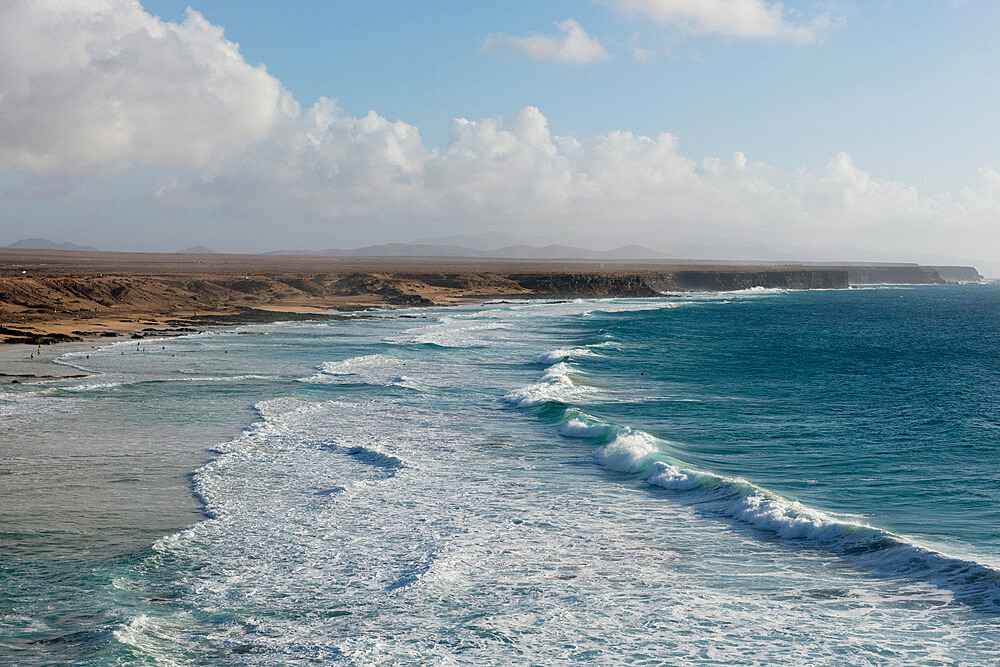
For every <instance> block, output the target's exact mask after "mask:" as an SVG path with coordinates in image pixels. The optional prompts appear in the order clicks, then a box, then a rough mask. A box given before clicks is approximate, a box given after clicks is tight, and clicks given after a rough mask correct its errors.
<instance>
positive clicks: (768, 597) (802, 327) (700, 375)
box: [0, 285, 1000, 665]
mask: <svg viewBox="0 0 1000 667" xmlns="http://www.w3.org/2000/svg"><path fill="white" fill-rule="evenodd" d="M998 317H1000V287H998V286H994V285H967V286H928V287H888V288H879V289H854V290H842V291H815V292H768V291H750V292H744V293H731V294H700V295H697V294H695V295H678V296H669V297H666V298H664V299H651V300H602V301H574V302H560V303H540V302H536V303H521V304H487V305H484V306H477V307H462V308H451V309H429V310H420V309H417V310H412V311H401V312H395V313H384V314H380V315H378V316H377V317H375V318H371V319H357V320H355V321H348V322H329V323H326V322H324V323H296V324H276V325H268V326H257V327H241V328H238V329H235V330H231V331H219V332H213V333H211V334H200V335H196V336H188V337H183V338H176V339H169V340H164V341H160V342H157V343H155V344H153V343H152V342H151V341H150V342H142V343H140V345H138V346H136V344H135V343H134V342H126V343H121V344H115V345H111V346H106V347H104V348H101V349H87V350H85V351H80V352H76V353H71V354H68V355H66V356H65V357H64V358H63V361H64V362H65V363H70V364H73V365H77V366H80V367H82V368H85V369H86V370H88V371H90V372H92V373H93V375H91V376H90V377H87V378H83V379H79V380H72V381H63V382H54V383H48V384H45V385H24V386H20V387H16V388H7V389H6V390H5V391H4V393H2V394H0V443H3V445H2V447H3V448H2V450H0V473H3V474H0V498H3V499H4V500H3V502H2V503H0V663H10V664H51V663H57V664H62V663H75V664H99V665H105V664H123V665H124V664H198V665H220V664H276V663H278V664H329V663H349V664H371V663H426V662H432V663H441V662H445V663H451V662H454V663H472V664H484V663H485V664H509V663H511V662H517V663H523V662H527V663H551V662H564V661H572V662H595V663H598V664H607V663H624V662H633V663H638V664H660V663H663V662H667V663H693V664H733V663H735V664H757V663H769V664H795V665H799V664H893V663H897V664H915V663H918V664H963V663H964V664H983V663H991V662H996V661H997V660H998V659H1000V648H998V646H1000V541H998V540H1000V538H998V526H1000V521H998V519H1000V516H998V512H1000V510H998V507H1000V503H998V502H997V501H998V494H1000V484H998V477H1000V466H998V463H997V456H996V448H997V444H998V441H1000V439H998V437H997V436H998V433H1000V431H998V426H1000V410H998V407H1000V406H998V403H997V398H996V397H997V396H998V390H1000V355H998V352H1000V339H998V334H997V332H998V331H1000V327H998V326H997V324H998ZM123 352H124V353H125V354H122V353H123ZM86 354H89V355H90V357H89V358H87V357H86ZM206 449H207V451H206ZM192 492H193V493H192Z"/></svg>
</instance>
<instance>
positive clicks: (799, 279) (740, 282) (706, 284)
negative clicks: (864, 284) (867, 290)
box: [648, 268, 848, 292]
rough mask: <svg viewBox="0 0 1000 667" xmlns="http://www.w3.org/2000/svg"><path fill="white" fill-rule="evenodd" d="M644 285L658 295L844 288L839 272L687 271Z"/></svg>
mask: <svg viewBox="0 0 1000 667" xmlns="http://www.w3.org/2000/svg"><path fill="white" fill-rule="evenodd" d="M648 284H649V285H650V286H652V287H653V288H654V289H656V290H657V291H659V292H667V291H670V290H683V291H732V290H743V289H751V288H753V287H766V288H781V289H840V288H845V287H848V275H847V272H846V271H844V270H842V269H825V268H824V269H813V268H806V269H765V270H747V271H741V270H723V271H720V270H689V271H675V272H673V273H669V274H662V275H660V276H656V277H651V278H650V279H649V280H648Z"/></svg>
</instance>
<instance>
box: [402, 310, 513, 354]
mask: <svg viewBox="0 0 1000 667" xmlns="http://www.w3.org/2000/svg"><path fill="white" fill-rule="evenodd" d="M510 326H511V324H510V323H509V322H503V321H499V320H487V321H485V322H484V321H482V320H481V319H479V318H474V319H469V318H461V317H458V316H445V317H442V318H441V319H440V320H439V321H438V322H437V323H435V324H428V325H425V326H421V327H415V328H413V329H407V330H406V331H404V332H402V333H401V334H400V335H398V336H393V337H391V338H387V339H386V342H387V343H395V344H402V345H437V346H438V347H475V346H478V345H482V344H484V343H485V342H486V336H485V335H484V334H487V333H488V332H490V331H495V330H497V329H507V328H510Z"/></svg>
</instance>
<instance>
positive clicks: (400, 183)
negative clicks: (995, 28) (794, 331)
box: [0, 0, 1000, 256]
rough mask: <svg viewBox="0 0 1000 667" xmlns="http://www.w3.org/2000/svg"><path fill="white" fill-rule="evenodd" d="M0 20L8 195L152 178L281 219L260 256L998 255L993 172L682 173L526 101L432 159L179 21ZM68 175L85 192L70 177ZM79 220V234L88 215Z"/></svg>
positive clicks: (112, 9)
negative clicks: (943, 186)
mask: <svg viewBox="0 0 1000 667" xmlns="http://www.w3.org/2000/svg"><path fill="white" fill-rule="evenodd" d="M0 7H2V10H0V55H2V57H0V169H5V170H8V171H9V170H28V171H33V172H38V173H39V174H41V176H40V177H36V180H34V181H33V182H32V181H31V179H26V180H25V181H24V182H23V183H22V184H20V185H16V186H14V187H10V188H8V189H7V197H8V198H9V199H8V201H14V200H15V199H16V201H18V202H30V201H34V200H41V199H46V198H49V195H48V194H47V193H49V192H55V193H56V194H59V193H62V195H61V196H63V197H67V198H70V199H72V198H78V199H81V198H86V199H89V200H90V201H93V202H96V203H95V204H94V205H95V206H103V205H104V204H102V203H101V202H102V201H104V200H103V199H102V196H101V193H102V192H104V190H103V189H102V188H104V187H105V184H107V183H111V182H118V183H121V184H122V185H121V187H122V190H123V191H126V192H131V191H134V189H135V188H136V187H137V184H138V183H139V181H140V180H141V179H140V178H139V177H137V176H135V174H136V173H138V172H137V171H136V170H134V169H133V170H131V171H128V169H129V168H131V167H136V166H153V167H156V168H157V173H158V174H160V175H162V180H161V182H160V183H158V184H156V185H153V186H150V187H149V193H148V199H147V200H145V201H146V205H147V208H148V207H150V206H153V207H155V206H163V207H165V208H169V209H172V210H173V209H180V210H183V211H184V212H185V215H184V216H182V219H185V220H194V221H211V222H210V224H206V228H209V227H210V228H211V229H213V230H215V231H216V232H218V230H228V231H229V233H230V234H231V235H233V236H234V237H236V236H237V235H239V237H240V238H244V237H247V236H249V235H250V234H251V232H253V233H264V232H266V231H267V230H268V229H269V226H268V224H267V223H275V222H280V225H277V226H276V227H275V229H274V230H273V231H272V232H271V234H272V236H271V237H270V238H272V239H276V240H275V241H273V242H276V243H281V239H283V238H285V237H286V236H287V235H289V234H291V233H292V232H296V233H297V234H298V235H299V236H300V237H301V236H303V235H304V234H305V233H304V232H302V231H301V230H303V229H306V228H307V227H308V226H309V225H315V226H316V227H314V229H319V230H328V231H327V232H326V233H329V234H336V233H337V232H338V230H347V229H352V230H359V229H360V230H363V233H364V234H366V235H368V237H369V238H371V239H373V240H376V239H380V240H400V239H405V238H412V237H415V236H419V235H420V234H424V233H428V232H441V231H454V230H457V229H459V228H462V227H465V228H468V226H469V225H473V226H474V227H477V228H479V229H504V230H507V231H511V232H516V233H535V234H537V233H540V232H544V231H546V230H566V229H572V230H577V231H579V232H581V233H586V234H605V235H607V234H615V235H619V236H620V237H628V236H632V237H633V238H634V237H635V236H637V235H641V236H643V237H644V238H647V239H651V238H655V239H660V240H659V241H657V243H662V244H664V245H666V244H668V243H670V242H671V241H672V240H675V239H688V240H691V239H697V238H699V237H705V236H715V237H723V238H739V239H754V240H756V241H757V242H759V243H768V242H770V243H780V244H783V245H789V244H810V245H814V246H815V245H824V244H825V245H836V244H840V245H855V246H861V245H866V246H868V247H871V248H882V249H893V250H901V251H906V250H909V251H913V250H920V249H923V250H925V251H934V252H937V253H939V254H945V253H951V254H957V253H960V252H965V254H966V256H968V253H969V251H970V250H975V251H976V252H979V251H982V252H988V251H992V250H995V249H998V248H1000V224H998V222H1000V174H997V173H996V172H994V171H991V170H983V171H982V172H981V173H980V181H981V183H980V184H979V185H978V186H976V187H969V188H966V189H963V190H961V191H959V192H958V193H956V194H954V195H942V196H937V197H928V196H925V195H922V194H921V193H919V192H918V191H917V190H915V189H914V188H912V187H909V186H907V185H905V184H903V183H897V182H892V181H884V180H879V179H877V178H875V177H873V176H872V175H870V174H868V173H867V172H865V171H863V170H862V169H859V168H858V167H857V166H856V165H854V164H853V162H852V160H851V158H850V156H849V155H847V154H839V155H836V156H834V157H833V158H832V159H831V160H830V161H829V163H828V164H827V165H826V166H825V168H823V169H819V170H817V171H815V172H813V171H808V170H798V171H794V172H784V171H781V170H778V169H775V168H773V167H769V166H767V165H765V164H761V163H759V162H754V161H752V160H748V159H747V158H746V157H745V156H744V155H743V154H741V153H736V154H734V155H733V156H732V157H730V158H728V159H715V158H709V159H704V160H700V161H699V160H694V159H691V158H690V157H687V156H685V155H684V154H683V153H681V152H680V150H679V147H678V141H677V138H676V137H674V136H673V135H671V134H666V133H663V134H659V135H657V136H643V135H638V134H634V133H631V132H625V131H614V132H609V133H607V134H601V135H597V136H594V137H589V138H577V137H574V136H566V135H557V134H553V133H552V132H551V130H550V129H549V126H548V121H547V119H546V118H545V116H544V115H543V114H542V113H541V112H540V111H539V110H538V109H536V108H534V107H526V108H524V109H521V110H520V111H519V112H518V113H517V114H515V116H514V117H513V118H511V119H509V120H506V121H505V120H504V119H503V118H499V117H496V118H484V119H479V120H467V119H462V118H460V119H455V120H453V121H452V123H451V134H450V140H449V142H448V144H447V146H445V147H444V148H443V149H440V150H438V149H431V148H428V147H427V146H425V145H424V143H423V141H422V140H421V137H420V133H419V131H418V129H417V128H416V127H415V126H413V125H410V124H407V123H405V122H401V121H390V120H388V119H386V118H384V117H382V116H380V115H379V114H377V113H376V112H374V111H372V112H369V113H368V114H367V115H365V116H362V117H353V116H350V115H347V114H345V113H344V112H343V111H342V110H341V109H339V108H338V107H337V105H336V103H335V102H333V101H331V100H327V99H321V100H320V101H319V102H317V103H316V104H315V105H314V106H312V107H311V108H309V109H306V110H300V109H299V108H298V106H297V105H296V104H295V103H294V101H293V100H291V98H290V97H289V95H288V93H287V92H286V91H285V90H284V88H283V87H282V86H281V84H280V83H279V82H278V81H276V80H275V79H273V78H272V77H270V76H269V75H268V74H267V73H266V72H264V71H263V70H262V69H260V68H255V67H251V66H249V65H248V64H247V63H246V62H244V60H243V59H242V57H241V56H240V54H239V52H238V51H237V49H236V46H235V45H233V44H231V43H230V42H227V41H226V40H225V39H224V38H223V37H222V31H221V29H219V28H217V27H215V26H212V25H210V24H208V23H207V22H206V21H205V20H204V19H203V18H202V17H201V16H200V15H198V14H196V13H194V12H190V13H189V14H188V16H187V19H186V20H185V21H184V23H182V24H179V25H178V24H170V23H164V22H161V21H159V20H158V19H155V18H153V17H151V16H149V15H148V14H146V13H145V12H144V11H142V9H141V7H139V6H138V5H136V4H133V3H130V2H125V1H124V0H101V1H98V0H92V3H91V5H89V7H90V9H89V11H84V9H83V4H82V2H77V3H75V4H73V5H72V7H66V8H63V9H61V10H60V9H59V7H62V5H58V6H57V5H56V3H54V2H45V1H43V0H38V1H33V2H30V3H28V2H21V1H17V2H8V3H6V4H3V5H0ZM73 25H78V26H82V27H81V28H80V29H73V27H72V26H73ZM567 32H568V29H567ZM84 170H86V173H87V174H89V175H91V176H90V180H88V178H87V177H83V176H78V175H74V174H79V173H80V172H81V171H84ZM109 172H112V173H109ZM93 174H100V179H99V180H100V182H99V183H98V182H96V181H95V180H94V178H93V177H92V175H93ZM81 184H83V185H82V186H81ZM107 187H111V186H107ZM81 188H82V189H81ZM87 188H93V190H88V189H87ZM107 199H113V197H108V198H107ZM25 205H27V204H25ZM90 219H91V220H92V221H94V222H93V224H94V225H95V229H96V225H97V224H98V223H97V222H96V221H97V220H99V219H100V214H99V212H95V213H94V214H93V215H92V216H91V218H90ZM136 224H141V221H137V222H136ZM192 224H194V223H192ZM199 224H200V223H199ZM320 234H324V232H317V235H320ZM987 249H989V250H987Z"/></svg>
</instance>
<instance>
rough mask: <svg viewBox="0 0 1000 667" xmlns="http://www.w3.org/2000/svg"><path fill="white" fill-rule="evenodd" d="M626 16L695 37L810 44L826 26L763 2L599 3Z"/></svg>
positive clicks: (647, 0) (824, 17)
mask: <svg viewBox="0 0 1000 667" xmlns="http://www.w3.org/2000/svg"><path fill="white" fill-rule="evenodd" d="M600 1H601V2H603V4H606V5H610V6H611V7H614V8H615V9H617V10H618V11H620V12H622V13H623V14H625V15H626V16H630V17H637V16H641V17H645V18H648V19H651V20H653V21H655V22H656V23H658V24H660V25H670V26H675V27H678V28H681V29H683V30H687V31H690V32H693V33H696V34H717V35H723V36H726V37H733V38H737V39H764V40H776V41H784V42H790V43H792V44H798V45H802V44H810V43H813V42H817V41H820V40H821V39H822V38H823V37H824V35H825V32H826V30H827V29H828V28H829V27H830V19H829V17H828V16H827V15H826V14H823V15H820V16H819V17H817V18H815V19H813V20H812V21H809V22H804V21H801V20H795V18H793V17H791V16H790V13H786V11H785V7H784V5H783V4H782V3H780V2H768V1H767V0H600Z"/></svg>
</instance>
